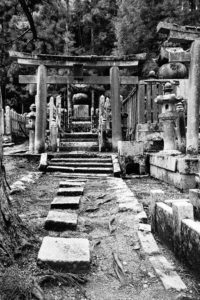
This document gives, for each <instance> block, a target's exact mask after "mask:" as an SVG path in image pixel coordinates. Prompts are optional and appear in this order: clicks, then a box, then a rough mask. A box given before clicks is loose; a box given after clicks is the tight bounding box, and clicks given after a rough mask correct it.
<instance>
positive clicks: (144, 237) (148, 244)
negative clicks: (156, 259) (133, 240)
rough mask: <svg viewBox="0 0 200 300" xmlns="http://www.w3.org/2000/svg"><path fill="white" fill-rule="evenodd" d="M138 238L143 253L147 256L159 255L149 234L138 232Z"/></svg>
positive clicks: (155, 244)
mask: <svg viewBox="0 0 200 300" xmlns="http://www.w3.org/2000/svg"><path fill="white" fill-rule="evenodd" d="M138 237H139V240H140V244H141V246H142V249H143V251H144V252H145V253H146V254H148V255H154V254H159V253H160V250H159V248H158V246H157V243H156V241H155V239H154V237H153V235H152V233H151V232H144V231H143V232H142V231H138Z"/></svg>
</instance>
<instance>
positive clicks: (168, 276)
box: [149, 255, 187, 291]
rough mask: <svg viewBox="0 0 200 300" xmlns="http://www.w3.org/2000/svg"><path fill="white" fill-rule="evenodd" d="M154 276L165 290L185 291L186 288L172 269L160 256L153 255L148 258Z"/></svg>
mask: <svg viewBox="0 0 200 300" xmlns="http://www.w3.org/2000/svg"><path fill="white" fill-rule="evenodd" d="M149 260H150V262H151V264H152V266H153V268H154V270H155V272H156V274H157V275H158V276H159V278H160V280H161V281H162V283H163V285H164V287H165V289H166V290H169V289H174V290H176V291H182V290H186V289H187V287H186V285H185V284H184V282H183V281H182V279H181V278H180V276H179V275H178V274H177V272H176V271H175V270H174V267H173V266H172V265H171V264H170V263H169V262H168V261H167V259H166V258H165V257H164V256H162V255H155V256H151V257H150V258H149Z"/></svg>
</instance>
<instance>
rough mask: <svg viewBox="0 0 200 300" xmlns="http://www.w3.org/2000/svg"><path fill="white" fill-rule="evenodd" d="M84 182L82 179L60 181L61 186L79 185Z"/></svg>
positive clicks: (82, 184)
mask: <svg viewBox="0 0 200 300" xmlns="http://www.w3.org/2000/svg"><path fill="white" fill-rule="evenodd" d="M84 185H85V183H84V182H80V181H68V180H67V181H60V182H59V187H62V188H63V187H77V186H84Z"/></svg>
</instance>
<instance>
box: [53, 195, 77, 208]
mask: <svg viewBox="0 0 200 300" xmlns="http://www.w3.org/2000/svg"><path fill="white" fill-rule="evenodd" d="M80 199H81V196H70V197H67V196H58V197H55V198H54V199H53V202H52V203H51V208H52V209H54V208H55V209H56V208H57V209H59V208H60V209H67V208H70V209H78V208H79V204H80Z"/></svg>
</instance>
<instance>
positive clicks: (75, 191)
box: [57, 186, 84, 196]
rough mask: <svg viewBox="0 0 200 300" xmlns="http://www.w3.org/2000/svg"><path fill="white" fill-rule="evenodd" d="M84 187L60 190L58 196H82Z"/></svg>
mask: <svg viewBox="0 0 200 300" xmlns="http://www.w3.org/2000/svg"><path fill="white" fill-rule="evenodd" d="M83 190H84V187H80V186H78V187H67V188H59V189H58V192H57V195H58V196H82V195H83Z"/></svg>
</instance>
